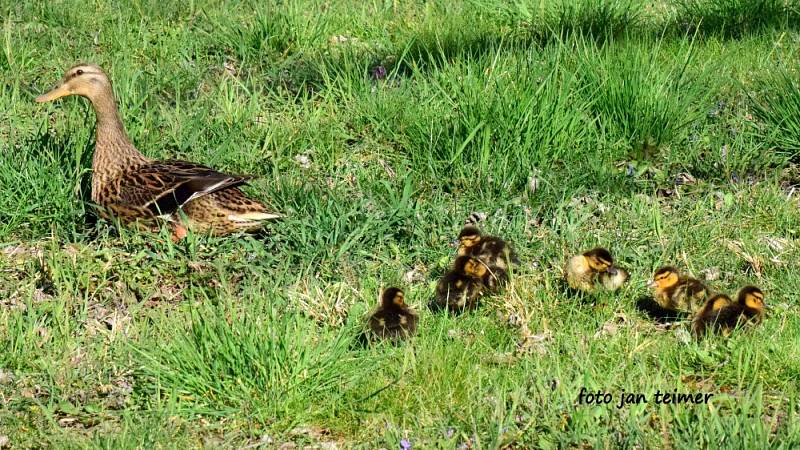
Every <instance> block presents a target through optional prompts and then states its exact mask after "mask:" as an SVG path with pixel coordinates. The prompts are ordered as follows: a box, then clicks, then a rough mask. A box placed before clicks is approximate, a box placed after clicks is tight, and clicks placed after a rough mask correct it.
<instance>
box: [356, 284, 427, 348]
mask: <svg viewBox="0 0 800 450" xmlns="http://www.w3.org/2000/svg"><path fill="white" fill-rule="evenodd" d="M417 321H418V317H417V313H416V312H414V310H413V309H411V308H410V307H409V306H408V305H406V303H405V294H404V293H403V291H402V290H400V289H398V288H394V287H393V288H389V289H386V290H385V291H383V295H382V296H381V304H380V305H379V306H378V308H377V309H376V310H375V311H374V312H373V313H372V314H370V316H369V319H368V321H367V323H368V325H369V329H370V331H371V332H372V334H373V335H374V336H377V337H379V338H381V339H389V340H398V339H405V338H408V337H411V336H413V335H414V334H415V333H416V331H417Z"/></svg>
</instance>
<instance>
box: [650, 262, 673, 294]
mask: <svg viewBox="0 0 800 450" xmlns="http://www.w3.org/2000/svg"><path fill="white" fill-rule="evenodd" d="M679 278H680V276H679V275H678V269H676V268H674V267H672V266H664V267H662V268H660V269H658V270H656V271H655V273H654V274H653V279H652V280H650V283H648V286H649V287H651V288H657V289H668V288H670V287H672V286H675V285H676V284H678V280H679Z"/></svg>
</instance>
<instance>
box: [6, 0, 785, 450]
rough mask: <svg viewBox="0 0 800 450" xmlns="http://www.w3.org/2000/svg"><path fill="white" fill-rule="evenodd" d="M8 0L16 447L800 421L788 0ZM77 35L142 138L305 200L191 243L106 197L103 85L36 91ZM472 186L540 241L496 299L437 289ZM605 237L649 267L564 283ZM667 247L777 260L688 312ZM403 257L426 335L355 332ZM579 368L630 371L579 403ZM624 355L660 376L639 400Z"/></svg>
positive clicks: (271, 199)
mask: <svg viewBox="0 0 800 450" xmlns="http://www.w3.org/2000/svg"><path fill="white" fill-rule="evenodd" d="M12 3H13V2H11V3H9V2H6V3H3V4H2V5H1V6H0V27H2V33H0V49H2V52H0V74H2V76H0V211H2V213H1V214H0V217H1V218H2V220H0V370H1V371H2V374H0V400H2V405H3V407H2V408H0V436H7V437H8V438H9V440H10V441H11V443H12V444H13V445H14V446H15V448H17V447H18V448H29V447H57V448H97V447H100V448H114V449H116V448H195V447H209V448H240V447H243V446H252V447H250V448H256V447H257V446H258V445H261V446H271V447H278V446H280V445H281V444H284V443H288V442H294V443H296V444H297V445H298V446H303V445H318V446H328V448H330V446H331V445H333V444H335V445H337V446H338V447H339V448H352V447H361V448H378V447H386V448H398V447H399V446H400V441H401V439H407V440H408V441H410V443H411V444H412V445H413V446H414V448H454V447H459V446H472V448H497V447H507V448H563V447H568V448H575V447H593V448H594V447H602V448H617V447H624V448H633V447H638V448H695V447H698V448H717V447H722V448H768V447H769V448H794V447H796V446H797V445H798V443H800V427H799V426H798V425H797V424H798V423H800V421H798V418H800V405H799V404H798V401H800V389H798V385H797V379H798V377H800V353H798V350H797V345H796V342H797V341H798V339H799V338H800V320H798V307H799V306H800V305H799V304H798V302H797V299H796V295H795V293H796V292H798V290H800V275H798V273H797V264H796V261H797V260H798V258H800V246H798V240H799V239H800V214H798V209H797V208H798V204H797V198H796V194H795V195H793V196H791V197H790V196H789V195H788V193H789V191H788V188H790V187H791V186H792V185H796V184H797V183H798V180H797V175H796V174H797V173H798V168H797V166H796V164H797V162H798V149H800V137H798V132H799V130H800V128H798V124H800V108H799V107H798V105H800V102H798V99H800V94H799V93H798V75H797V71H796V69H794V68H795V67H797V65H798V63H800V53H799V52H798V50H797V45H796V43H797V42H798V40H800V34H798V30H797V27H796V23H798V22H797V18H798V14H800V7H798V3H797V2H796V1H753V2H744V1H741V2H721V1H720V2H715V1H705V0H704V1H691V2H690V1H674V2H673V1H669V2H641V1H634V0H631V1H628V0H624V1H623V0H613V1H612V0H609V1H603V2H589V1H583V0H580V1H579V0H575V1H570V0H564V1H558V2H539V1H515V2H501V1H494V0H459V1H438V0H435V1H428V2H388V1H387V2H378V1H375V2H356V1H341V2H312V1H307V0H292V1H285V2H253V1H246V0H242V1H232V2H228V4H227V6H225V7H221V6H219V5H218V3H217V2H210V1H207V0H195V1H194V2H190V3H189V4H187V5H181V6H178V5H173V4H172V3H170V2H163V1H162V2H156V1H150V0H144V1H137V0H122V1H120V2H117V3H115V4H113V5H111V4H107V3H106V2H98V1H89V2H86V1H84V2H77V1H73V0H66V1H62V2H57V3H54V4H53V5H48V6H37V5H33V4H29V3H30V2H29V3H19V2H18V3H19V4H12ZM77 61H93V62H96V63H98V64H100V65H101V66H102V67H104V68H105V69H106V70H107V71H108V72H109V74H110V76H111V77H112V80H113V82H114V89H115V93H116V96H117V98H118V100H119V103H120V111H121V113H122V116H123V118H124V121H125V124H126V126H127V129H128V132H129V134H130V136H131V137H132V139H133V141H134V142H135V143H136V145H137V146H138V148H140V149H141V150H142V151H143V152H144V153H145V154H147V155H149V156H152V157H157V158H184V159H190V160H193V161H198V162H202V163H204V164H208V165H211V166H213V167H216V168H219V169H220V170H226V171H230V172H236V173H251V174H254V175H256V176H258V178H257V179H256V180H255V181H254V182H253V183H252V185H251V186H250V187H248V188H247V191H248V193H250V194H251V195H253V196H255V197H257V198H260V199H262V200H264V201H265V202H267V203H268V204H270V205H271V206H272V207H274V208H276V209H277V210H279V211H281V212H284V213H286V214H287V215H288V217H287V218H286V219H285V220H282V221H279V222H275V223H273V224H270V225H269V227H268V233H267V236H266V237H255V236H235V237H231V238H225V239H220V238H209V237H202V236H194V235H191V236H189V238H188V239H187V240H185V241H184V242H181V243H179V244H172V243H171V242H170V241H169V239H168V235H167V233H166V231H164V232H162V233H160V234H158V235H148V234H139V233H137V232H134V231H131V230H127V229H118V228H116V227H115V226H113V224H109V223H105V222H103V221H98V220H97V219H96V218H95V217H94V216H93V214H92V207H91V206H90V205H89V204H88V203H87V200H88V196H89V186H90V185H89V181H90V178H91V172H90V168H91V158H92V151H93V148H94V115H93V112H92V110H91V108H90V107H89V105H88V104H87V102H86V101H85V100H83V99H77V98H68V99H65V100H63V101H61V102H58V103H54V104H45V105H39V104H35V103H34V102H33V101H32V100H33V98H34V96H36V95H38V94H40V93H42V92H44V91H46V90H47V89H48V88H50V87H51V86H52V85H53V84H54V83H55V82H56V81H57V80H58V79H60V77H61V76H62V74H63V71H64V70H65V69H66V68H67V67H69V66H71V65H72V64H74V63H75V62H77ZM383 69H385V76H383V75H381V76H375V74H382V72H383ZM300 156H303V157H305V158H307V160H308V164H301V163H300V161H301V160H303V158H298V157H300ZM685 174H689V175H691V177H687V176H686V175H685ZM676 179H681V180H686V179H693V180H694V181H693V182H692V183H690V184H684V185H680V186H678V185H676V182H675V180H676ZM532 180H535V181H536V187H537V188H536V189H535V190H532V189H530V185H531V181H532ZM665 191H669V192H673V194H672V195H669V196H666V197H664V196H663V195H659V194H660V193H663V192H665ZM472 212H482V213H485V214H486V216H487V218H486V220H485V222H484V223H483V224H482V226H483V227H484V228H485V229H486V230H487V231H488V232H491V233H495V234H499V235H502V236H504V237H506V238H507V239H509V240H510V241H511V242H513V244H514V246H515V248H516V249H517V251H518V253H519V255H520V258H521V259H522V260H523V262H524V264H523V265H522V267H520V268H519V270H518V271H517V273H516V274H515V277H514V278H513V281H512V282H511V284H510V285H509V287H508V289H507V290H506V291H505V292H504V293H502V294H499V295H496V296H493V297H488V298H486V299H485V301H484V302H483V304H482V306H481V308H479V309H478V310H477V311H475V312H471V313H467V314H464V315H462V316H458V317H452V316H447V315H440V314H432V313H431V312H429V311H428V310H427V308H426V305H427V303H428V300H429V299H430V296H431V295H432V290H433V284H434V283H435V281H436V279H437V277H438V276H440V275H441V274H442V273H443V272H444V271H445V270H446V268H447V265H448V264H449V262H450V261H451V260H452V258H453V253H454V252H453V249H452V248H451V247H450V242H451V241H452V239H453V237H454V236H455V234H456V233H457V232H458V231H459V228H460V226H461V225H462V223H463V221H464V219H466V218H467V217H468V216H469V215H470V213H472ZM595 245H604V246H607V247H609V248H610V249H611V250H612V251H613V253H614V255H615V257H616V258H617V259H618V260H619V262H620V264H621V265H622V266H624V267H627V268H628V269H630V271H631V272H632V274H633V276H632V279H631V282H630V283H629V284H628V285H626V286H625V287H624V288H623V289H622V290H621V291H620V292H619V293H618V294H615V295H605V294H603V295H599V296H598V297H596V298H575V297H572V296H569V295H567V293H565V292H564V289H563V286H562V285H561V282H560V277H561V270H562V269H561V268H562V267H563V263H564V261H565V259H566V258H567V257H568V256H569V255H571V254H573V253H575V252H578V251H580V250H582V249H586V248H588V247H591V246H595ZM667 263H670V264H675V265H678V266H679V267H681V268H682V269H685V270H686V271H688V272H690V273H692V274H694V275H696V276H701V275H702V274H703V273H714V274H716V276H715V277H713V278H715V279H713V280H712V281H710V282H709V283H710V284H711V286H712V287H713V288H714V289H716V290H721V291H725V292H728V293H730V294H733V293H734V292H735V290H736V289H737V288H738V287H740V286H742V285H744V284H750V283H752V284H757V285H759V286H761V287H762V288H763V289H764V290H765V291H766V293H767V303H768V304H769V305H770V306H771V307H772V309H771V310H770V311H769V315H768V317H767V320H766V321H765V322H764V323H763V325H762V326H761V327H759V328H757V329H754V330H752V331H750V332H742V333H735V334H734V335H733V336H731V337H730V338H728V339H725V338H719V337H714V338H710V339H708V340H705V341H703V342H700V343H696V342H691V341H687V339H686V329H687V325H686V324H681V325H679V326H677V327H675V328H671V329H664V328H663V327H659V326H657V325H656V324H654V323H653V322H652V321H651V320H650V319H649V318H647V317H645V316H644V315H642V314H641V313H640V312H639V311H638V310H637V309H636V307H635V304H636V301H637V300H638V299H640V298H641V297H643V296H645V295H647V290H646V288H645V281H646V280H647V279H648V278H649V276H650V274H651V273H652V271H653V270H654V269H655V268H657V267H658V266H660V265H664V264H667ZM707 269H710V270H707ZM391 285H397V286H400V287H403V288H404V289H405V290H406V292H407V296H408V301H409V303H411V304H412V305H413V306H415V307H417V309H418V310H419V312H420V320H421V322H420V326H419V334H418V336H417V337H416V338H415V339H413V340H412V341H410V342H408V343H405V344H402V345H397V346H392V345H384V344H380V345H376V346H372V347H366V348H365V347H363V346H360V345H359V344H358V342H359V339H358V336H359V334H360V332H361V331H362V328H363V324H364V319H365V316H366V314H367V313H368V312H369V310H370V309H371V308H373V307H374V305H375V304H376V302H377V298H378V294H379V293H380V290H381V288H384V287H387V286H391ZM581 388H586V389H587V390H589V391H598V390H600V391H602V392H609V393H611V394H613V396H614V401H613V402H612V404H611V405H600V406H598V405H585V404H584V405H582V404H578V394H579V393H580V391H581ZM623 389H624V390H625V391H626V392H637V393H643V394H645V395H646V396H647V398H648V400H650V401H649V403H647V404H640V405H627V406H624V407H623V408H619V409H618V408H617V407H616V404H617V402H618V396H619V393H620V392H621V391H622V390H623ZM659 390H660V391H661V392H665V391H668V392H672V391H673V390H677V391H678V392H682V393H683V392H691V393H712V394H714V396H713V397H712V400H711V402H710V403H709V404H699V405H664V404H655V402H654V398H653V396H654V394H655V392H656V391H659ZM270 442H271V443H270Z"/></svg>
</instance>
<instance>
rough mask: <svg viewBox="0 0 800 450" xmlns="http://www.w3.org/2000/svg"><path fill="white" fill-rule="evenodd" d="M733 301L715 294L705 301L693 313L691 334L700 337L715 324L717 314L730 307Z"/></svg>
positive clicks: (725, 296)
mask: <svg viewBox="0 0 800 450" xmlns="http://www.w3.org/2000/svg"><path fill="white" fill-rule="evenodd" d="M731 303H733V301H732V300H731V298H730V297H728V296H727V295H725V294H716V295H714V296H712V297H711V298H709V299H708V300H706V303H705V304H704V305H703V307H702V308H700V309H699V310H698V311H697V313H695V315H694V318H693V319H692V334H694V335H695V337H698V338H699V337H702V336H703V335H704V334H705V333H706V329H707V328H709V327H714V326H715V325H716V322H717V317H718V316H719V312H720V311H721V310H722V309H723V308H726V307H728V306H730V305H731Z"/></svg>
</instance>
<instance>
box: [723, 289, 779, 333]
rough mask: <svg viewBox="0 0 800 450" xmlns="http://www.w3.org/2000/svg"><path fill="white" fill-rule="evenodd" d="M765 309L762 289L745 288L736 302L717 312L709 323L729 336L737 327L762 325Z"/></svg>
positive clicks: (740, 291)
mask: <svg viewBox="0 0 800 450" xmlns="http://www.w3.org/2000/svg"><path fill="white" fill-rule="evenodd" d="M764 308H766V306H765V305H764V293H763V292H762V291H761V289H759V288H757V287H755V286H745V287H743V288H742V289H741V290H739V294H738V295H737V296H736V302H735V303H730V304H728V305H726V306H724V307H722V308H721V309H719V310H718V311H716V312H715V313H714V314H713V315H712V317H709V322H710V323H713V324H714V326H715V328H717V329H721V330H722V333H723V334H724V335H725V336H727V335H729V334H730V333H731V331H733V329H734V328H736V327H737V326H740V325H745V324H753V325H757V324H759V323H761V320H762V319H763V317H764Z"/></svg>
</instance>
